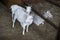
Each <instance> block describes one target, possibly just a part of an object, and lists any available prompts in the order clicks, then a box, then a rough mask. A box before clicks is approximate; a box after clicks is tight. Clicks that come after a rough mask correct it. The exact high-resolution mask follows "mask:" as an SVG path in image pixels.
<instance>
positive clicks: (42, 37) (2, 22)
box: [0, 2, 60, 40]
mask: <svg viewBox="0 0 60 40" xmlns="http://www.w3.org/2000/svg"><path fill="white" fill-rule="evenodd" d="M34 7H35V8H36V10H38V11H39V12H40V11H41V12H42V11H46V10H51V12H52V15H53V16H54V18H53V19H50V20H51V21H52V22H53V23H54V24H56V25H57V26H58V22H59V19H60V18H59V17H60V14H59V13H60V11H59V10H60V8H58V7H57V6H55V5H52V4H50V3H46V2H45V3H38V4H36V5H34ZM56 32H57V31H56V30H55V29H54V28H53V27H52V26H51V25H50V24H49V23H47V22H45V24H43V25H40V26H36V25H35V24H32V25H31V26H30V27H29V32H28V33H27V32H26V33H25V35H24V36H23V35H22V27H21V25H20V24H19V22H18V21H16V23H15V28H12V20H11V13H10V12H9V11H8V10H7V9H6V7H5V6H4V5H2V4H1V3H0V40H55V37H56Z"/></svg>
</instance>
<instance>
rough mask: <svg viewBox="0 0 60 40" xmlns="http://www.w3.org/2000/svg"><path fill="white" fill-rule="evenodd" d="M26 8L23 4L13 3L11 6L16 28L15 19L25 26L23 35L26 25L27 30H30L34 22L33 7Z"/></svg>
mask: <svg viewBox="0 0 60 40" xmlns="http://www.w3.org/2000/svg"><path fill="white" fill-rule="evenodd" d="M26 8H27V9H24V8H22V7H21V6H18V5H12V6H11V9H12V19H13V20H12V21H13V28H14V24H15V20H16V19H17V20H18V21H19V22H20V24H21V26H22V27H23V35H24V32H25V27H26V26H27V29H26V31H27V32H28V27H29V25H31V24H32V22H33V16H32V15H30V12H31V7H30V6H27V7H26ZM25 10H26V12H25ZM27 14H28V15H27ZM13 15H14V16H13Z"/></svg>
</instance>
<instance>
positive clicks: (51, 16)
mask: <svg viewBox="0 0 60 40" xmlns="http://www.w3.org/2000/svg"><path fill="white" fill-rule="evenodd" d="M43 16H44V17H45V18H53V15H52V14H51V12H50V11H49V10H48V11H47V12H45V13H44V14H43Z"/></svg>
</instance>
